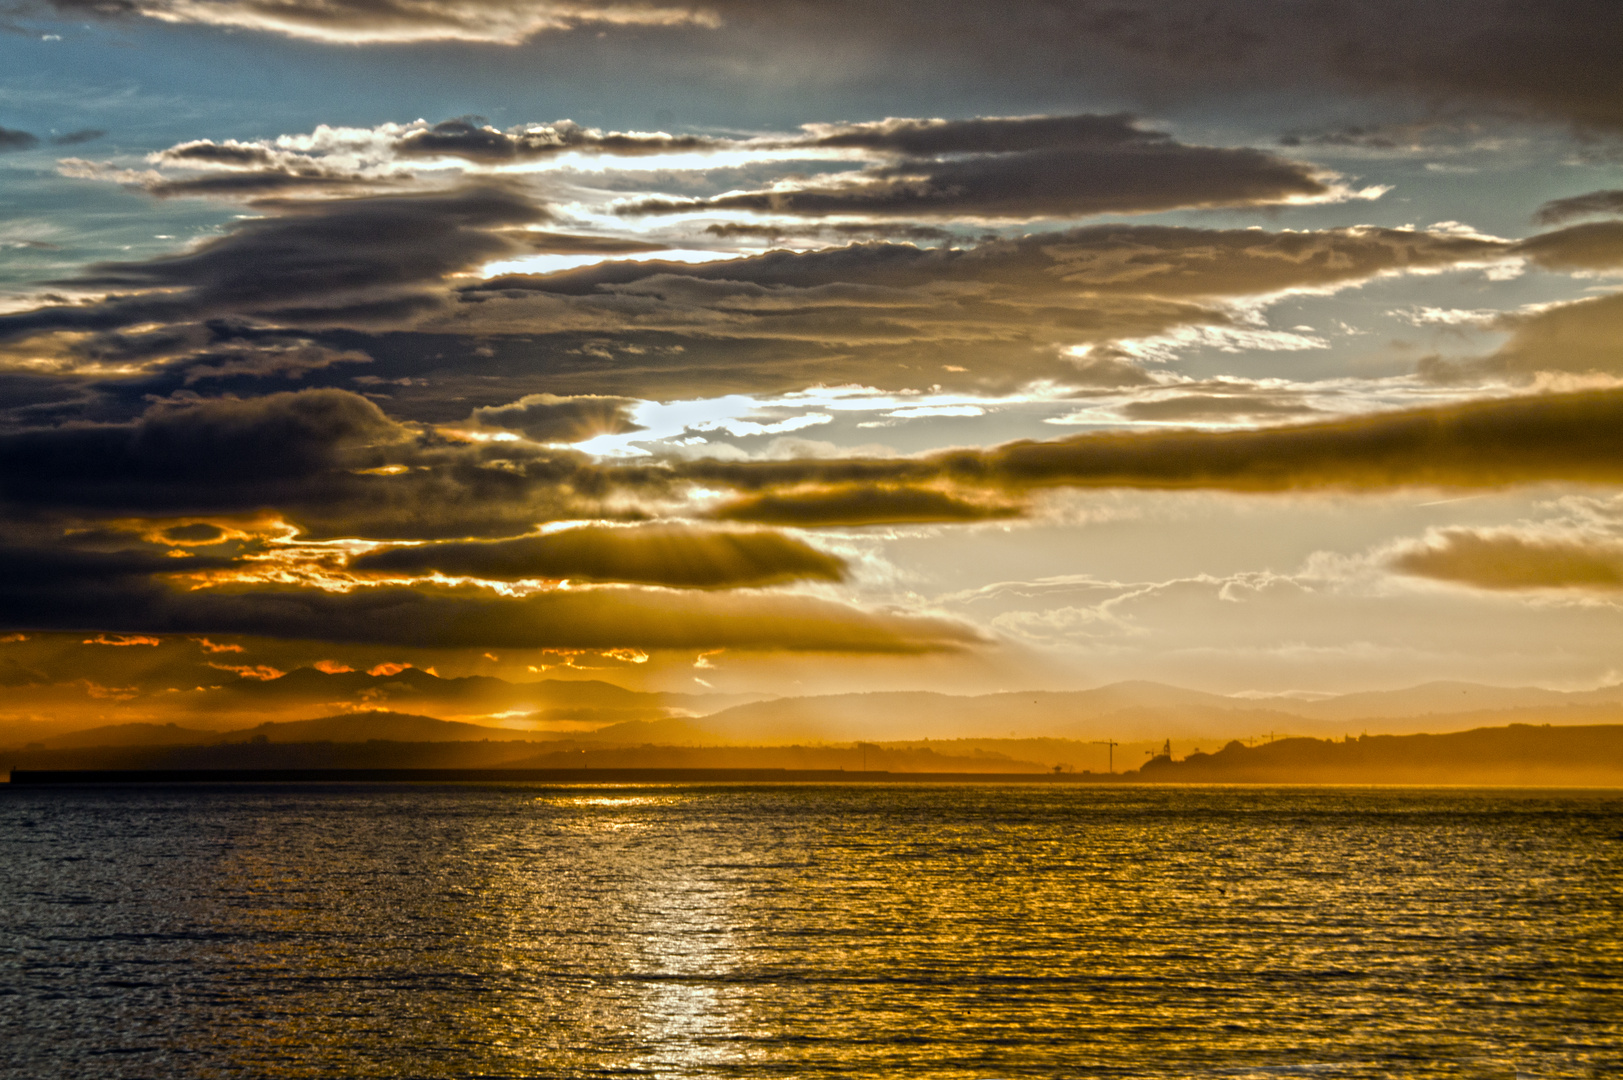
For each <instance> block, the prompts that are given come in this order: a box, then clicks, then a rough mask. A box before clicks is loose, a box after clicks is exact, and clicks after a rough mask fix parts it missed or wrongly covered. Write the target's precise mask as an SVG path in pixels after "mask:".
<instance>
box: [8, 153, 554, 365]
mask: <svg viewBox="0 0 1623 1080" xmlns="http://www.w3.org/2000/svg"><path fill="white" fill-rule="evenodd" d="M261 206H262V207H264V208H265V209H267V210H269V211H272V212H273V216H269V217H263V218H255V219H251V220H248V221H243V222H241V223H239V224H238V225H236V226H235V227H234V228H233V230H232V231H231V232H230V233H228V234H226V235H225V236H222V237H220V238H218V239H214V240H209V241H207V242H205V243H203V244H201V245H199V246H198V247H196V248H194V249H193V250H191V251H188V252H185V253H182V254H179V255H171V256H165V257H162V258H158V259H152V260H148V261H146V262H124V263H101V264H98V265H95V266H91V267H89V268H88V269H87V270H86V271H85V272H84V273H82V274H80V275H79V276H77V277H75V278H71V279H68V280H65V281H62V282H59V283H58V284H59V285H61V286H64V287H71V288H76V289H85V290H98V291H103V290H105V291H107V292H108V293H110V294H111V295H109V296H108V297H107V298H106V299H104V300H101V301H97V302H92V303H85V304H63V305H58V306H54V307H46V308H40V309H36V310H34V311H29V312H22V313H18V314H13V315H5V316H0V340H5V339H8V338H18V337H23V336H27V335H29V334H33V333H39V332H42V331H51V330H108V329H115V328H118V327H121V326H128V325H131V324H135V323H145V322H178V321H187V320H193V319H199V318H209V317H214V316H220V315H255V316H259V317H262V318H269V319H283V320H288V321H300V322H305V321H319V320H321V319H323V318H327V319H332V320H337V321H344V320H352V321H354V320H360V321H372V320H379V319H382V320H396V319H399V318H400V317H402V316H403V315H405V314H408V313H410V312H411V311H413V310H420V309H422V308H424V307H427V306H432V305H433V304H435V303H437V302H438V301H437V287H438V286H439V284H440V283H441V281H442V280H443V278H444V277H445V275H447V274H450V273H453V272H456V271H460V270H466V269H468V268H470V267H473V266H476V265H478V264H479V263H481V262H484V261H485V260H487V259H491V258H494V257H496V256H499V255H507V254H513V253H516V252H519V251H523V250H524V246H523V245H522V244H521V243H520V242H518V241H517V240H515V239H513V238H511V237H509V236H506V235H503V233H502V232H501V230H503V229H507V228H511V227H514V226H520V225H525V224H529V223H531V222H537V221H541V220H544V219H545V218H546V217H547V211H546V210H545V209H544V208H543V207H541V206H540V205H538V204H537V203H535V202H534V201H533V200H532V199H530V198H529V197H528V196H526V195H524V194H522V193H520V192H518V191H516V190H514V189H512V188H508V187H504V186H499V185H483V186H470V187H466V188H463V189H460V190H457V191H452V192H444V193H436V194H429V195H397V196H383V197H374V198H358V199H344V200H327V201H320V202H315V203H299V202H290V201H280V202H265V203H261Z"/></svg>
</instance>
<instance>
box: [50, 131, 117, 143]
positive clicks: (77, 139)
mask: <svg viewBox="0 0 1623 1080" xmlns="http://www.w3.org/2000/svg"><path fill="white" fill-rule="evenodd" d="M105 134H107V132H105V131H103V130H101V129H100V128H83V129H81V130H79V131H69V132H67V133H66V134H63V135H53V136H52V137H51V145H52V146H80V145H82V144H84V143H87V142H95V141H96V140H97V139H99V138H101V137H102V136H103V135H105Z"/></svg>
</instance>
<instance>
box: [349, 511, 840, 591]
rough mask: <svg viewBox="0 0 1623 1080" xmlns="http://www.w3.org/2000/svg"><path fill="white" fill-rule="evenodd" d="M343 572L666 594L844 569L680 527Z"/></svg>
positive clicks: (386, 559)
mask: <svg viewBox="0 0 1623 1080" xmlns="http://www.w3.org/2000/svg"><path fill="white" fill-rule="evenodd" d="M349 566H350V569H352V570H355V571H359V572H362V573H377V574H428V573H430V572H437V573H441V574H445V575H448V576H453V577H476V578H483V579H488V580H504V581H515V580H524V579H532V578H555V579H561V578H567V579H569V580H571V581H618V582H631V583H634V584H642V585H664V586H669V587H674V588H704V589H716V588H756V587H760V586H763V585H777V584H783V583H786V582H790V581H799V580H813V581H841V580H843V579H844V577H845V565H844V563H843V562H842V561H841V560H839V559H837V558H835V557H834V556H832V555H826V554H824V553H823V552H821V551H818V550H817V549H816V548H813V547H811V546H810V545H808V544H806V543H804V542H802V541H799V540H794V539H791V538H789V537H786V536H783V535H781V534H779V533H772V532H731V531H727V532H722V531H715V530H707V529H695V528H691V527H684V526H640V527H636V528H605V527H602V526H590V525H588V526H582V527H578V528H573V529H563V530H560V531H557V532H551V533H547V534H545V535H543V536H525V537H519V538H517V539H512V540H497V541H489V542H479V543H457V544H429V545H424V546H420V547H401V548H391V549H387V550H383V551H378V552H372V553H369V554H365V555H360V556H357V557H355V558H353V559H351V560H350V562H349Z"/></svg>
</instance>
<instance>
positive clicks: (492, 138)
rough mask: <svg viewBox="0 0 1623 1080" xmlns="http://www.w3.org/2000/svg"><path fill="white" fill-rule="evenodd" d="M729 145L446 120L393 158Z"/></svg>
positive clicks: (488, 157) (520, 156) (497, 158)
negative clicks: (502, 127) (503, 126)
mask: <svg viewBox="0 0 1623 1080" xmlns="http://www.w3.org/2000/svg"><path fill="white" fill-rule="evenodd" d="M730 145H732V140H728V139H715V138H711V137H709V136H704V135H668V134H666V133H665V132H663V131H655V132H643V131H602V130H600V129H598V128H587V127H582V126H580V125H579V124H577V123H575V122H574V121H573V120H559V121H557V122H555V123H551V124H522V125H519V126H518V127H514V128H510V129H508V130H507V131H501V130H498V129H497V128H494V127H491V126H490V125H489V124H487V123H485V122H484V119H483V118H482V117H477V116H465V117H459V118H457V119H455V120H445V121H442V122H441V123H438V124H435V125H434V126H433V127H430V128H422V129H418V130H415V131H412V132H410V133H409V134H407V135H404V136H402V137H401V138H400V139H398V140H397V141H396V142H395V144H394V152H395V153H396V154H398V155H399V156H400V157H403V158H414V157H415V158H433V157H457V158H462V159H464V160H467V161H473V162H478V163H480V164H483V165H497V164H502V163H506V162H515V161H534V160H536V159H539V158H544V157H551V156H553V155H556V154H561V153H565V152H569V151H574V152H576V153H587V154H611V155H616V156H631V157H635V156H638V155H643V154H669V153H688V152H692V151H704V150H719V149H722V148H723V147H726V146H730Z"/></svg>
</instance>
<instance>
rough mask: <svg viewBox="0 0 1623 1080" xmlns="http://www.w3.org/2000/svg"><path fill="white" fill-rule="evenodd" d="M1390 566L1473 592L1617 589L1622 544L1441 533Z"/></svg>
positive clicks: (1622, 580)
mask: <svg viewBox="0 0 1623 1080" xmlns="http://www.w3.org/2000/svg"><path fill="white" fill-rule="evenodd" d="M1390 565H1391V566H1392V568H1393V569H1395V570H1397V571H1399V572H1401V573H1405V574H1412V575H1414V576H1416V577H1425V578H1432V579H1434V580H1437V581H1448V582H1454V583H1456V584H1460V585H1470V586H1473V587H1475V588H1478V589H1608V590H1610V589H1623V545H1619V544H1618V543H1617V542H1616V541H1615V540H1608V539H1601V538H1596V537H1551V536H1534V535H1519V534H1516V533H1511V532H1503V531H1498V532H1483V531H1477V530H1472V529H1444V530H1442V531H1441V532H1439V533H1438V534H1437V535H1436V536H1435V537H1433V538H1431V539H1430V540H1429V541H1428V542H1427V543H1424V544H1418V545H1415V546H1412V547H1410V548H1408V549H1407V550H1405V551H1402V552H1400V553H1399V554H1397V555H1396V556H1394V557H1393V558H1392V560H1391V563H1390Z"/></svg>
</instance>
